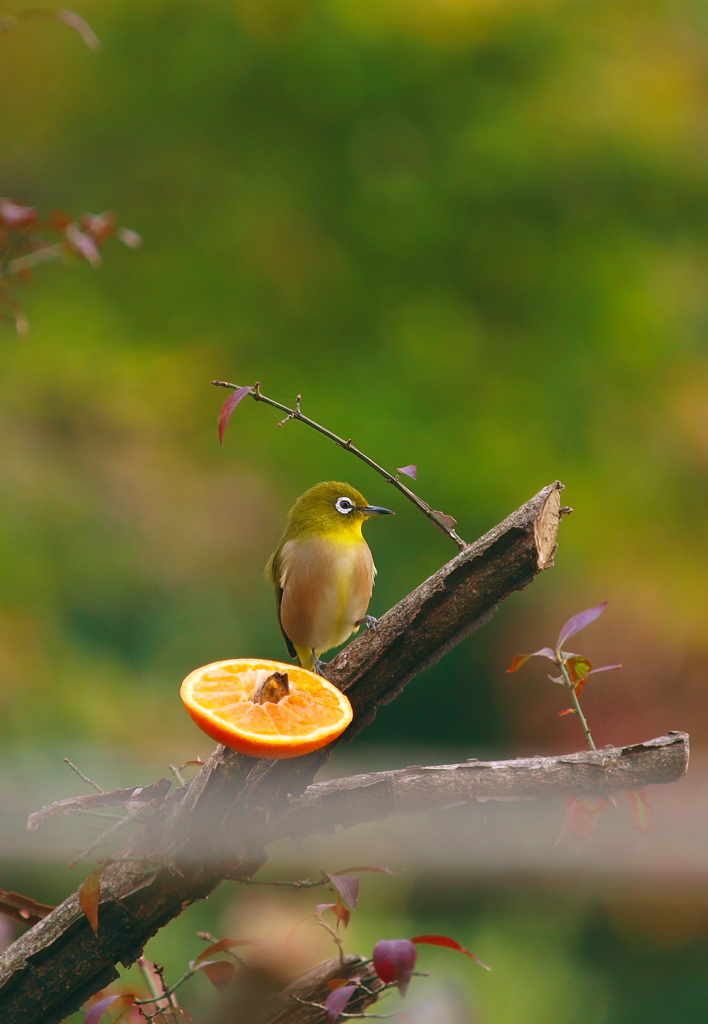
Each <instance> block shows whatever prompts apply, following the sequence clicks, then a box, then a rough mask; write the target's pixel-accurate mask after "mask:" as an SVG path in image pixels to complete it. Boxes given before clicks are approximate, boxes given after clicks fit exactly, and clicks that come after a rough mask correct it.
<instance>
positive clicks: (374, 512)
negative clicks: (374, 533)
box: [359, 505, 396, 516]
mask: <svg viewBox="0 0 708 1024" xmlns="http://www.w3.org/2000/svg"><path fill="white" fill-rule="evenodd" d="M359 511H360V512H365V513H366V515H367V516H395V514H396V513H395V512H392V511H391V509H390V508H381V506H380V505H364V507H363V508H360V509H359Z"/></svg>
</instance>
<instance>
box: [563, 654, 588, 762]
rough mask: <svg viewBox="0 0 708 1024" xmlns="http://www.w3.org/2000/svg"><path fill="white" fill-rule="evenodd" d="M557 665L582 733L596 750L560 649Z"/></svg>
mask: <svg viewBox="0 0 708 1024" xmlns="http://www.w3.org/2000/svg"><path fill="white" fill-rule="evenodd" d="M558 665H559V667H560V670H561V672H562V673H563V682H564V683H565V685H566V686H567V687H568V692H569V693H570V696H571V699H572V701H573V704H574V706H575V713H576V714H577V716H578V718H579V719H580V724H581V726H582V728H583V733H584V734H585V739H586V740H587V744H588V746H589V747H590V749H591V750H597V747H596V746H595V740H594V739H593V738H592V733H591V732H590V726H589V725H588V722H587V718H586V717H585V715H584V714H583V709H582V708H581V706H580V701H579V700H578V695H577V693H576V692H575V685H574V683H573V681H572V679H571V678H570V675H569V674H568V669H567V667H566V664H565V658H563V656H562V655H561V653H560V651H559V652H558Z"/></svg>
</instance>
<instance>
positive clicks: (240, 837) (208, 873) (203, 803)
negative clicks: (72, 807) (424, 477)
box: [0, 482, 563, 1024]
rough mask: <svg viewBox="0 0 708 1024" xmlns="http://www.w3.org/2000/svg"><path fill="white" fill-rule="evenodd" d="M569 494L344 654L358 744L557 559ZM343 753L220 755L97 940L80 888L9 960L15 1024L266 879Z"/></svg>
mask: <svg viewBox="0 0 708 1024" xmlns="http://www.w3.org/2000/svg"><path fill="white" fill-rule="evenodd" d="M561 490H562V485H561V484H559V483H557V482H556V483H553V484H551V485H549V486H548V487H545V488H544V489H543V490H542V491H540V492H539V493H538V494H537V495H535V496H534V497H533V498H532V499H531V500H530V501H528V502H527V503H526V504H525V505H523V506H522V507H521V508H519V509H518V510H517V511H516V512H514V513H513V514H512V515H511V516H509V517H508V518H507V519H506V520H504V522H503V523H500V524H499V525H498V526H496V527H495V528H494V529H493V530H491V531H490V532H489V533H488V534H486V535H485V536H484V537H482V538H481V539H480V540H478V541H476V542H475V543H474V544H471V545H469V546H468V547H467V548H465V550H464V551H461V552H460V553H459V554H458V555H457V556H456V557H455V558H453V559H452V561H450V562H448V563H447V565H445V566H443V568H442V569H440V570H439V571H438V572H437V573H435V574H434V575H433V576H432V577H430V579H428V580H426V581H425V582H424V583H423V584H421V586H420V587H418V588H417V589H416V590H415V591H413V592H412V593H411V594H409V595H408V596H407V597H406V598H404V599H403V600H402V601H401V602H399V604H398V605H396V607H395V608H393V609H391V611H389V612H388V613H387V614H386V615H385V616H383V618H382V619H381V620H380V622H379V628H378V630H377V631H376V632H373V631H369V632H368V633H367V634H365V635H364V636H361V637H359V638H358V639H357V640H355V641H354V642H353V643H352V644H350V645H349V647H347V648H346V649H345V650H344V651H343V652H342V653H341V654H339V655H338V657H337V658H336V659H335V660H334V662H332V663H331V665H330V667H329V669H328V675H329V677H330V678H331V679H332V680H333V681H334V682H335V683H336V684H337V685H338V686H340V687H341V688H342V689H343V690H345V691H346V692H347V694H348V695H349V697H350V700H351V701H352V705H353V707H354V714H355V717H354V722H353V723H352V726H350V729H349V730H347V733H345V737H344V738H347V736H352V735H354V734H355V733H356V732H358V731H359V730H360V729H362V728H364V727H365V726H366V725H367V724H368V723H369V722H370V721H371V720H372V719H373V717H374V715H375V713H376V708H377V707H378V706H379V705H380V704H383V703H388V702H389V701H391V700H393V699H394V698H395V697H396V696H397V695H398V694H399V693H400V692H401V690H402V689H403V687H404V686H405V685H406V684H407V683H408V682H409V681H410V680H411V679H413V677H414V676H415V675H417V674H418V673H419V672H421V671H422V670H423V669H424V668H427V667H428V666H429V665H432V664H434V663H435V662H436V661H437V660H438V659H439V658H440V657H441V656H442V655H443V654H444V653H445V652H446V651H448V650H450V648H452V647H453V646H455V644H457V643H459V642H460V641H461V640H462V639H464V637H466V636H467V635H468V634H469V633H470V632H472V630H474V629H476V628H477V627H478V626H480V625H482V624H484V623H485V622H486V621H487V620H488V619H489V618H490V616H491V615H492V614H493V612H494V610H495V608H496V606H497V604H498V603H499V602H500V601H502V600H504V598H506V597H508V596H509V595H510V594H512V593H513V592H514V591H515V590H519V589H521V588H522V587H525V586H526V585H527V584H528V583H530V582H531V581H532V580H533V579H534V577H535V575H536V574H537V573H538V572H539V571H541V570H543V569H546V568H548V567H550V566H551V565H552V564H553V555H554V552H555V548H556V533H557V529H558V523H559V519H560V516H561V514H562V511H563V510H562V509H561V507H560V493H561ZM330 753H331V747H330V748H327V749H325V750H324V751H317V752H316V753H314V754H309V755H307V756H305V757H301V758H295V759H293V760H292V761H257V760H254V759H252V758H247V757H243V756H241V755H239V754H235V753H233V752H232V751H230V750H225V749H224V748H222V747H219V748H217V750H216V751H215V752H214V754H212V756H211V757H210V758H209V760H208V761H207V764H206V765H205V766H204V768H203V769H202V770H201V771H200V773H199V775H197V776H196V778H195V779H194V780H193V781H192V783H190V785H189V786H188V787H187V789H186V791H178V794H177V795H175V796H174V797H172V798H169V799H168V800H167V801H165V803H164V805H163V809H162V810H160V811H156V812H155V814H154V816H153V817H152V819H151V823H150V824H148V825H147V826H146V827H145V829H144V831H143V832H142V833H141V834H140V835H139V836H137V837H136V838H135V840H133V841H132V842H131V843H130V844H129V846H128V848H127V850H125V851H123V852H122V855H123V856H126V857H138V858H139V857H144V858H151V859H152V862H153V863H154V860H155V858H156V857H159V858H161V859H162V861H163V863H164V864H165V866H164V867H162V868H160V869H158V870H156V871H153V872H151V873H149V874H146V873H145V871H142V870H141V869H140V865H139V864H128V863H119V864H114V865H111V866H110V867H109V868H107V870H106V872H105V875H104V878H103V880H102V887H101V893H102V898H101V906H100V925H99V932H98V936H97V937H96V936H94V934H93V932H92V931H91V929H90V927H89V924H88V921H87V920H86V918H85V916H84V915H83V913H82V911H81V909H80V907H79V904H78V897H77V894H76V893H75V894H73V895H72V896H70V897H69V898H68V899H67V900H65V901H64V903H62V904H61V905H60V906H59V907H57V908H56V910H55V911H53V913H51V914H50V915H49V916H48V917H46V918H45V919H44V920H43V921H41V922H39V923H38V924H37V925H35V926H34V927H33V928H32V929H30V930H29V931H28V932H26V933H25V935H23V936H21V937H20V938H19V939H18V940H17V942H15V943H14V944H13V945H12V946H11V947H10V949H9V950H7V952H6V953H5V954H4V955H3V957H1V958H0V1020H2V1021H3V1024H54V1022H57V1024H58V1022H60V1021H61V1020H62V1019H63V1018H64V1017H65V1016H67V1015H68V1014H69V1013H71V1012H73V1011H74V1010H75V1009H77V1008H78V1007H79V1006H80V1005H81V1004H82V1003H83V1002H84V1001H85V1000H86V999H87V998H88V996H89V995H91V994H93V993H94V992H96V991H98V990H99V989H100V988H102V987H103V986H105V985H106V984H107V983H108V982H109V981H111V980H112V979H113V978H114V977H115V974H116V972H115V966H114V965H115V964H116V963H117V962H119V961H122V962H123V963H131V962H132V961H133V960H135V959H136V958H137V957H138V956H139V955H140V952H141V951H142V948H143V946H144V944H145V942H146V941H147V940H148V939H149V938H150V937H151V936H152V935H153V934H154V933H155V932H156V931H158V929H160V928H161V927H163V926H164V925H165V924H167V922H168V921H169V920H170V919H171V918H173V917H176V916H177V915H178V914H180V913H181V912H182V910H183V909H184V908H185V907H186V906H187V905H188V904H190V903H192V902H194V901H195V900H198V899H202V898H204V897H205V896H207V895H208V894H209V893H210V892H211V891H212V890H213V889H214V888H215V886H216V885H218V883H219V881H220V880H222V879H223V878H228V877H249V876H250V875H252V874H254V873H255V872H256V871H257V870H258V868H259V867H261V866H262V864H263V863H264V862H265V860H266V854H265V852H264V847H265V843H266V842H267V841H268V836H269V834H270V832H271V830H272V828H273V822H274V820H275V819H276V818H277V817H278V815H282V814H283V813H287V811H288V808H289V803H290V798H291V795H295V796H297V795H298V794H301V793H302V792H303V791H304V790H305V789H306V788H307V786H308V785H310V784H311V783H312V781H313V779H314V776H315V773H316V772H317V770H318V768H319V767H320V766H321V765H322V764H323V763H324V762H325V761H326V760H327V758H328V757H329V756H330ZM167 865H169V866H167Z"/></svg>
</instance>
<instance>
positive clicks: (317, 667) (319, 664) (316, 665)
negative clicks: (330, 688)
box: [312, 651, 327, 677]
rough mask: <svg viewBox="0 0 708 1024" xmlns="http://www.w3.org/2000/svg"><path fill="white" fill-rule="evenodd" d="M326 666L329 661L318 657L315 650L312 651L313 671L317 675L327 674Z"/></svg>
mask: <svg viewBox="0 0 708 1024" xmlns="http://www.w3.org/2000/svg"><path fill="white" fill-rule="evenodd" d="M326 666H327V662H326V661H321V660H320V659H319V658H318V657H317V655H316V654H315V652H314V651H313V652H312V671H313V672H314V673H315V675H317V676H325V671H324V670H325V668H326ZM325 677H326V676H325Z"/></svg>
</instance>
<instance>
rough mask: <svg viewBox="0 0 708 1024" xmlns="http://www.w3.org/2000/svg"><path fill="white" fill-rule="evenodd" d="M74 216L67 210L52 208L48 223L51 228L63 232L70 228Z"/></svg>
mask: <svg viewBox="0 0 708 1024" xmlns="http://www.w3.org/2000/svg"><path fill="white" fill-rule="evenodd" d="M73 219H74V218H73V217H72V216H71V214H70V213H67V212H66V210H51V211H50V213H49V216H48V217H47V224H48V225H49V227H50V228H53V229H54V230H55V231H61V232H62V233H63V232H64V231H65V230H66V228H68V226H69V225H70V224H71V222H72V221H73Z"/></svg>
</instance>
